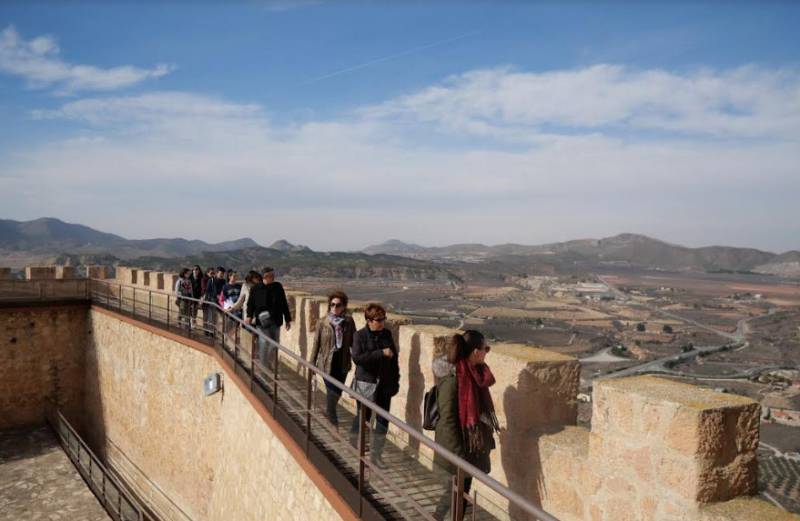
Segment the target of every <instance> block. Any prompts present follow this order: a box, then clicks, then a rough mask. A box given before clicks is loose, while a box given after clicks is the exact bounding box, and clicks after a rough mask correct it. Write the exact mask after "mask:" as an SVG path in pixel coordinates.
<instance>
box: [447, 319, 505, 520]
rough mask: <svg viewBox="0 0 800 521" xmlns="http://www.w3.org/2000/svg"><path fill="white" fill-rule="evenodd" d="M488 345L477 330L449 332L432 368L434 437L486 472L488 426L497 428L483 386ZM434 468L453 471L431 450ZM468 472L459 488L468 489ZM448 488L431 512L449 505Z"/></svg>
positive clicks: (489, 381)
mask: <svg viewBox="0 0 800 521" xmlns="http://www.w3.org/2000/svg"><path fill="white" fill-rule="evenodd" d="M489 350H490V347H489V346H488V345H487V344H486V340H485V338H484V336H483V334H481V333H480V332H478V331H473V330H470V331H466V332H465V333H464V334H463V335H460V334H459V335H454V336H453V337H452V339H451V341H450V343H449V345H448V349H447V351H448V352H447V355H446V356H444V357H440V358H437V359H435V360H434V362H433V373H434V375H435V376H436V378H437V385H436V405H437V407H438V410H439V421H438V422H437V424H436V434H435V438H434V439H435V440H436V443H438V444H440V445H442V446H443V447H444V448H446V449H448V450H449V451H450V452H452V453H454V454H455V455H457V456H459V457H461V458H463V459H465V460H466V461H468V462H469V463H471V464H472V465H474V466H476V467H477V468H478V469H480V470H481V471H483V472H485V473H487V474H488V473H489V472H490V471H491V470H492V468H491V462H490V459H489V456H490V454H491V451H492V449H494V448H495V441H494V432H495V431H498V430H499V425H498V423H497V417H496V416H495V414H494V403H493V402H492V397H491V395H490V394H489V387H491V386H492V385H494V383H495V379H494V375H492V371H491V370H490V369H489V366H488V365H486V361H485V358H486V353H488V352H489ZM434 463H435V464H436V465H437V467H438V468H441V469H444V470H445V471H447V472H449V473H451V474H454V473H455V471H456V469H455V466H454V465H452V464H451V463H450V462H448V461H447V460H445V459H444V458H442V457H441V456H438V455H436V456H434ZM471 485H472V478H471V477H467V478H465V479H464V491H465V492H469V489H470V487H471ZM450 499H451V492H450V489H449V487H448V490H447V492H446V493H445V494H444V495H443V496H442V498H441V500H440V501H439V503H438V505H437V507H436V513H435V517H436V518H437V519H443V518H444V515H445V514H446V513H447V510H448V509H449V508H450Z"/></svg>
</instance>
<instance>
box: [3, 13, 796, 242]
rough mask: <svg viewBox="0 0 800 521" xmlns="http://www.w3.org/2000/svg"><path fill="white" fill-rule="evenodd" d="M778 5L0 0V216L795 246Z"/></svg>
mask: <svg viewBox="0 0 800 521" xmlns="http://www.w3.org/2000/svg"><path fill="white" fill-rule="evenodd" d="M797 27H800V3H798V2H785V3H784V2H776V1H767V2H726V3H724V4H723V3H722V2H706V3H700V2H664V3H658V2H654V1H651V2H640V3H634V2H622V1H619V2H586V3H582V2H577V1H576V2H553V3H546V2H522V1H516V2H478V1H473V2H454V1H447V2H445V1H441V2H421V1H420V2H416V1H410V2H399V1H397V2H381V1H363V2H356V1H352V2H334V1H328V2H326V1H300V0H298V1H290V0H276V1H261V2H255V1H254V2H245V1H241V2H234V3H225V4H224V5H223V4H221V3H213V2H206V3H203V2H201V3H191V2H182V1H181V2H173V3H170V2H149V3H144V5H134V4H133V3H115V2H110V3H108V4H106V3H99V2H95V3H80V2H69V3H55V2H18V3H17V2H8V1H6V2H2V3H0V189H1V190H2V193H3V195H4V197H3V204H2V206H0V218H8V219H17V220H28V219H34V218H38V217H44V216H48V217H58V218H60V219H63V220H65V221H68V222H76V223H81V224H85V225H88V226H92V227H94V228H97V229H99V230H102V231H107V232H112V233H117V234H120V235H123V236H125V237H128V238H132V239H133V238H152V237H185V238H189V239H203V240H207V241H212V242H215V241H222V240H229V239H234V238H239V237H252V238H253V239H255V240H256V241H258V242H259V243H262V244H267V245H268V244H270V243H271V242H272V241H274V240H277V239H280V238H285V239H287V240H289V241H290V242H293V243H300V244H306V245H309V246H310V247H312V248H314V249H320V250H352V249H359V248H362V247H365V246H367V245H369V244H375V243H379V242H383V241H385V240H387V239H390V238H396V239H401V240H404V241H407V242H415V243H419V244H424V245H445V244H453V243H462V242H482V243H486V244H500V243H507V242H516V243H522V244H539V243H546V242H553V241H561V240H570V239H577V238H587V237H594V238H600V237H606V236H611V235H615V234H617V233H622V232H633V233H642V234H646V235H650V236H653V237H656V238H659V239H662V240H666V241H669V242H674V243H679V244H685V245H689V246H701V245H711V244H723V245H730V246H747V247H756V248H761V249H765V250H769V251H776V252H781V251H786V250H792V249H800V32H798V30H797Z"/></svg>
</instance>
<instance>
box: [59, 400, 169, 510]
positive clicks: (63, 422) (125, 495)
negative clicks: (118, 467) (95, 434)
mask: <svg viewBox="0 0 800 521" xmlns="http://www.w3.org/2000/svg"><path fill="white" fill-rule="evenodd" d="M47 419H48V421H49V422H50V425H51V427H52V428H53V430H54V431H55V433H56V435H57V436H58V438H59V440H60V441H61V443H62V445H63V446H64V451H65V452H66V453H67V456H69V459H70V460H71V461H72V463H73V464H74V465H75V467H76V468H77V469H78V472H79V473H80V474H81V476H83V478H84V479H85V480H86V482H87V484H88V485H89V488H90V489H91V490H92V492H94V494H95V496H97V499H99V500H100V503H101V504H102V505H103V507H104V508H105V509H106V511H107V512H108V514H109V515H110V516H111V518H112V519H115V520H116V521H134V520H133V519H132V518H130V517H128V516H126V515H125V513H124V512H123V508H122V502H123V499H124V501H125V503H127V505H128V506H129V507H130V508H131V510H133V511H134V514H135V515H136V518H135V520H136V521H155V520H154V519H153V518H152V517H150V515H148V514H147V513H146V511H145V509H144V507H142V505H141V504H140V503H139V502H138V501H137V500H136V498H134V497H133V496H132V495H131V494H130V493H129V491H128V490H127V489H126V488H125V487H124V486H122V485H121V484H120V482H119V481H118V480H117V478H115V477H114V474H113V473H111V472H110V471H109V470H108V469H107V468H106V466H105V465H103V463H102V462H101V461H100V458H98V457H97V456H96V455H95V453H94V452H92V449H90V448H89V446H88V445H87V444H86V442H84V441H83V439H82V438H81V437H80V436H79V435H78V433H77V432H76V431H75V429H74V428H73V427H72V425H71V424H70V423H69V422H68V421H67V419H66V418H64V415H63V414H61V411H60V410H58V409H56V410H54V411H52V412H51V414H49V415H48V418H47ZM62 428H63V429H64V430H65V431H66V437H65V436H64V433H63V432H62ZM70 439H74V440H77V441H78V452H77V454H74V453H73V450H72V445H71V444H70ZM81 449H83V451H84V452H85V453H86V454H88V455H89V470H88V471H87V470H86V469H85V467H84V463H83V461H82V460H81ZM92 465H94V466H95V467H97V468H99V469H100V479H101V482H100V483H101V485H100V487H99V488H100V489H99V490H98V486H97V483H96V482H95V481H94V479H95V478H94V475H93V473H92ZM87 474H88V475H87ZM107 482H110V483H111V485H113V487H114V488H115V489H116V491H117V496H116V499H117V501H116V505H113V504H112V502H111V501H110V500H109V497H108V490H107V488H108V487H107V486H106V483H107ZM114 506H116V510H114Z"/></svg>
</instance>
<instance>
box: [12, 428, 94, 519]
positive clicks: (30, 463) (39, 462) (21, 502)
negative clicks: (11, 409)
mask: <svg viewBox="0 0 800 521" xmlns="http://www.w3.org/2000/svg"><path fill="white" fill-rule="evenodd" d="M0 518H1V519H4V520H5V519H8V520H12V519H13V520H31V521H36V520H47V521H60V520H74V521H108V520H109V519H110V517H109V516H108V514H107V513H106V511H105V510H104V509H103V507H102V506H101V505H100V503H99V502H98V501H97V499H96V498H95V496H94V494H92V492H91V490H89V487H88V486H86V483H84V481H83V479H82V478H81V477H80V474H78V471H77V470H76V469H75V467H74V466H73V465H72V462H71V461H70V460H69V458H68V457H67V455H66V453H65V452H64V451H63V450H62V449H61V446H60V445H59V443H58V441H57V440H56V437H55V436H54V435H53V433H52V432H51V431H50V429H49V428H48V427H35V428H28V429H10V430H5V431H0Z"/></svg>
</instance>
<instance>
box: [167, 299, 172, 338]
mask: <svg viewBox="0 0 800 521" xmlns="http://www.w3.org/2000/svg"><path fill="white" fill-rule="evenodd" d="M171 300H172V295H170V296H168V297H167V330H169V303H170V301H171Z"/></svg>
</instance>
